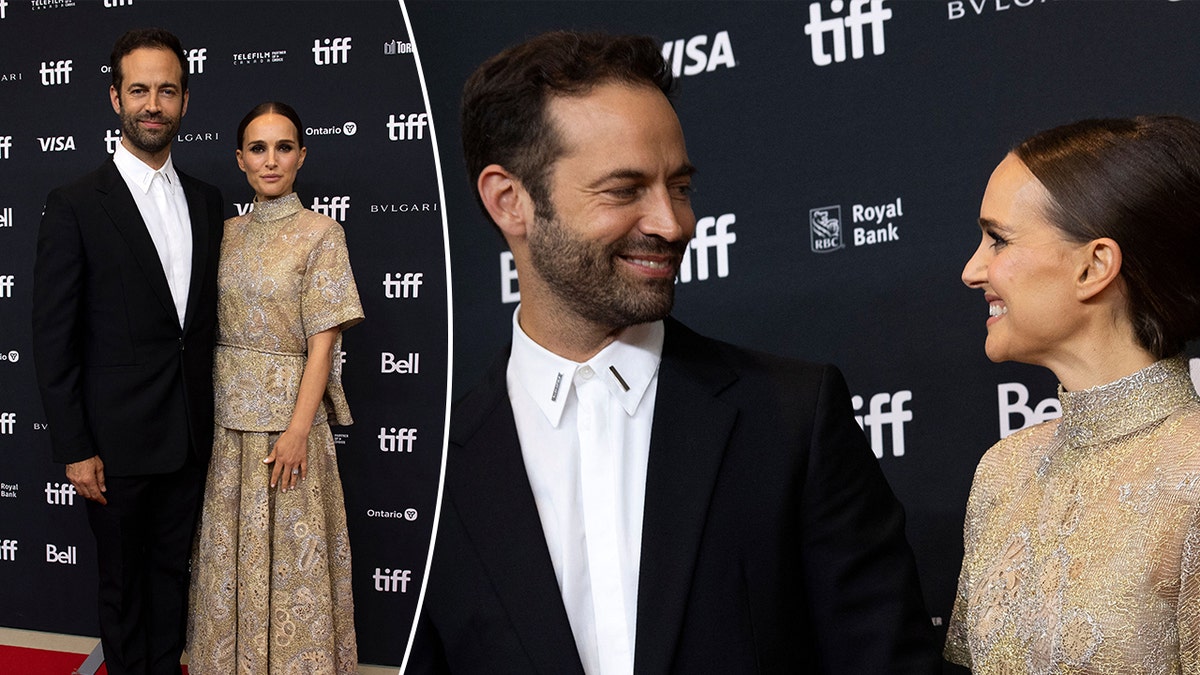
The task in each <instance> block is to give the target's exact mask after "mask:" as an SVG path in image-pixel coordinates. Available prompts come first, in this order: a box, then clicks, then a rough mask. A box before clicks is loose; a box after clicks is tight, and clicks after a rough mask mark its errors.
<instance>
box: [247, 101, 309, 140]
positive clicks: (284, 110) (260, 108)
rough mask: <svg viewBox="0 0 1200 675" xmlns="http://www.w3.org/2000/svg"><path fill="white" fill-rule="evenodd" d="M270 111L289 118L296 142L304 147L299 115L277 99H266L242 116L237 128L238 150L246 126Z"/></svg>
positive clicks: (302, 129) (302, 128)
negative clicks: (294, 130) (294, 129)
mask: <svg viewBox="0 0 1200 675" xmlns="http://www.w3.org/2000/svg"><path fill="white" fill-rule="evenodd" d="M271 113H275V114H277V115H283V116H284V117H286V118H288V119H289V120H291V122H292V126H294V127H296V140H297V142H298V143H300V147H302V148H303V147H305V146H304V125H303V124H301V123H300V116H299V115H297V114H296V110H295V109H294V108H292V106H290V105H288V104H286V103H280V102H279V101H266V102H264V103H259V104H258V105H256V106H254V107H253V108H251V109H250V112H248V113H246V116H245V117H243V118H242V122H241V124H239V125H238V128H237V148H238V150H241V149H242V140H243V139H244V138H245V136H246V127H248V126H250V123H251V122H253V121H254V120H256V119H258V118H259V117H262V116H263V115H269V114H271Z"/></svg>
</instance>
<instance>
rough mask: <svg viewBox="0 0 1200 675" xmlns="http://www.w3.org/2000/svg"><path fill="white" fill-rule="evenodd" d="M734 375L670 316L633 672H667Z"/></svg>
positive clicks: (727, 426) (732, 414)
mask: <svg viewBox="0 0 1200 675" xmlns="http://www.w3.org/2000/svg"><path fill="white" fill-rule="evenodd" d="M734 379H736V374H735V373H734V372H733V371H732V370H731V369H730V368H729V367H728V366H726V365H724V364H723V363H721V361H720V359H719V355H718V354H716V352H715V351H714V350H713V348H712V346H711V345H710V344H709V343H708V342H707V341H705V340H704V339H703V338H701V337H699V336H698V335H696V334H695V333H692V332H691V331H690V330H688V329H687V328H685V327H684V326H682V325H681V324H679V323H678V322H676V321H674V320H671V319H667V331H666V339H665V342H664V344H663V358H662V363H661V365H660V366H659V375H658V393H657V395H656V398H655V406H654V423H653V427H652V431H651V437H650V462H649V465H648V467H647V471H646V505H645V509H644V515H643V524H642V556H641V565H640V571H639V581H638V607H637V637H636V645H635V647H634V670H635V671H636V672H639V673H665V672H668V671H669V670H670V664H671V661H672V658H673V656H674V652H675V646H676V644H677V643H678V640H679V635H680V632H681V630H682V627H683V617H684V612H685V610H686V605H687V597H688V593H689V591H690V589H691V584H692V574H693V571H694V569H695V566H696V556H697V553H698V551H699V547H700V539H701V536H702V534H703V532H704V524H705V520H706V518H707V513H708V507H709V501H710V499H711V496H712V491H713V487H714V485H715V482H716V478H717V472H718V469H719V468H720V465H721V459H722V457H723V456H724V453H725V447H726V444H727V442H728V439H729V435H730V432H731V431H732V429H733V424H734V422H735V420H736V419H737V411H736V409H735V408H733V407H731V406H729V405H728V404H726V403H724V402H722V401H721V400H719V399H718V398H717V394H718V393H719V392H720V391H721V390H722V389H724V388H725V387H727V386H728V385H729V384H730V383H731V382H732V381H733V380H734Z"/></svg>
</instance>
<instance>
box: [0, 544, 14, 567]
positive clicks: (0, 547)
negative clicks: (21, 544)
mask: <svg viewBox="0 0 1200 675" xmlns="http://www.w3.org/2000/svg"><path fill="white" fill-rule="evenodd" d="M16 559H17V540H16V539H5V540H3V541H0V560H7V561H9V562H11V561H13V560H16Z"/></svg>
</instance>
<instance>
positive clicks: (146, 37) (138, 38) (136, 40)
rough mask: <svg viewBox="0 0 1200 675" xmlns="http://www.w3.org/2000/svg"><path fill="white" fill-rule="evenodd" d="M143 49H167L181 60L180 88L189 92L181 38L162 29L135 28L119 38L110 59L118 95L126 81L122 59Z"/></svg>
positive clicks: (114, 87)
mask: <svg viewBox="0 0 1200 675" xmlns="http://www.w3.org/2000/svg"><path fill="white" fill-rule="evenodd" d="M143 48H148V49H165V50H167V51H169V52H171V53H172V54H174V55H175V58H177V59H179V69H180V70H181V71H182V72H183V81H182V82H180V86H182V87H183V90H184V91H187V90H188V66H187V57H186V56H184V55H183V46H182V45H181V44H179V38H177V37H175V36H174V35H173V34H171V32H170V31H167V30H164V29H162V28H135V29H133V30H131V31H127V32H126V33H125V34H124V35H122V36H121V37H119V38H117V42H116V44H114V45H113V50H112V54H111V55H110V56H109V57H108V66H109V70H111V71H112V86H113V89H116V90H117V94H120V93H121V83H122V82H123V81H124V79H125V75H124V73H122V72H121V59H123V58H125V57H126V56H128V55H129V53H130V52H132V51H133V50H135V49H143Z"/></svg>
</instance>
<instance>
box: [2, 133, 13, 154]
mask: <svg viewBox="0 0 1200 675" xmlns="http://www.w3.org/2000/svg"><path fill="white" fill-rule="evenodd" d="M11 148H12V136H0V159H8V155H9V150H10V149H11Z"/></svg>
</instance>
